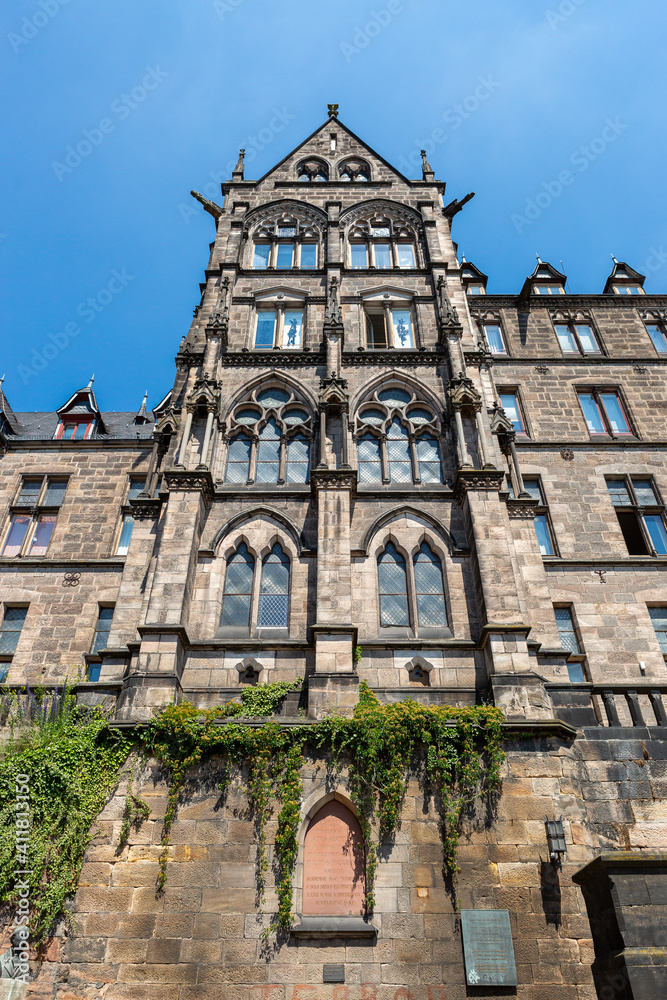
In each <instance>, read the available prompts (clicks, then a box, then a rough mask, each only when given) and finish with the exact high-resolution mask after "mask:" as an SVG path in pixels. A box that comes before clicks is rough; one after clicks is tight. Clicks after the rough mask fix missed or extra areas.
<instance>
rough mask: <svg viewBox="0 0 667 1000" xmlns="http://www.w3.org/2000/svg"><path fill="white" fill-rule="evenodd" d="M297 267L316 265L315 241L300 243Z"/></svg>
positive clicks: (313, 266) (314, 266)
mask: <svg viewBox="0 0 667 1000" xmlns="http://www.w3.org/2000/svg"><path fill="white" fill-rule="evenodd" d="M299 267H301V268H316V267H317V243H302V244H301V251H300V255H299Z"/></svg>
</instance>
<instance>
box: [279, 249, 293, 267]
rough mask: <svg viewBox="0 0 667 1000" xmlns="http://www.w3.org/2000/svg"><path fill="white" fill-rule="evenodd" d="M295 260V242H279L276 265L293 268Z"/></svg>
mask: <svg viewBox="0 0 667 1000" xmlns="http://www.w3.org/2000/svg"><path fill="white" fill-rule="evenodd" d="M293 260H294V244H293V243H279V244H278V249H277V252H276V267H277V268H280V269H283V270H285V269H286V268H291V266H292V262H293Z"/></svg>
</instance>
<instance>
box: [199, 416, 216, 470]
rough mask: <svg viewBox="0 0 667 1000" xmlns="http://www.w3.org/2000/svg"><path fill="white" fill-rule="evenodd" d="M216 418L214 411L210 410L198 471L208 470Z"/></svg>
mask: <svg viewBox="0 0 667 1000" xmlns="http://www.w3.org/2000/svg"><path fill="white" fill-rule="evenodd" d="M214 416H215V413H214V411H213V410H212V409H210V408H209V411H208V413H207V414H206V430H205V431H204V441H203V444H202V446H201V458H200V462H199V465H198V466H197V468H198V469H208V462H207V459H208V448H209V445H210V443H211V432H212V430H213V418H214Z"/></svg>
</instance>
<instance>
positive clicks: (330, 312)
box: [324, 275, 343, 326]
mask: <svg viewBox="0 0 667 1000" xmlns="http://www.w3.org/2000/svg"><path fill="white" fill-rule="evenodd" d="M339 296H340V286H339V283H338V278H337V277H336V276H335V275H334V277H333V278H332V279H331V281H330V282H329V289H328V295H327V308H326V311H325V313H324V322H325V324H330V325H332V326H333V325H336V326H342V324H343V314H342V312H341V308H340V297H339Z"/></svg>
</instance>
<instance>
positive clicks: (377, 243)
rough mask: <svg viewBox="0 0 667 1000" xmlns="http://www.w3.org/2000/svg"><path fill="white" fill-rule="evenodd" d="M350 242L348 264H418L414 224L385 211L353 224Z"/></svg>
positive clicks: (382, 266)
mask: <svg viewBox="0 0 667 1000" xmlns="http://www.w3.org/2000/svg"><path fill="white" fill-rule="evenodd" d="M347 241H348V248H349V250H348V261H347V263H348V267H351V268H375V269H378V270H389V269H391V268H403V269H405V268H414V267H417V266H418V263H417V255H416V249H415V248H416V245H417V234H416V231H415V229H414V227H413V226H411V225H409V224H408V223H407V222H404V221H402V220H399V219H394V218H390V217H388V216H387V215H384V214H383V213H376V214H375V215H373V216H372V217H371V218H367V219H359V220H358V221H356V222H354V223H352V225H351V226H350V227H349V229H348V232H347Z"/></svg>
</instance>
